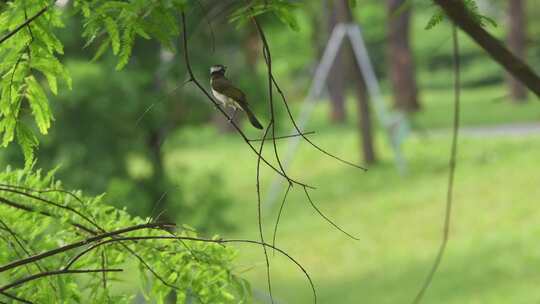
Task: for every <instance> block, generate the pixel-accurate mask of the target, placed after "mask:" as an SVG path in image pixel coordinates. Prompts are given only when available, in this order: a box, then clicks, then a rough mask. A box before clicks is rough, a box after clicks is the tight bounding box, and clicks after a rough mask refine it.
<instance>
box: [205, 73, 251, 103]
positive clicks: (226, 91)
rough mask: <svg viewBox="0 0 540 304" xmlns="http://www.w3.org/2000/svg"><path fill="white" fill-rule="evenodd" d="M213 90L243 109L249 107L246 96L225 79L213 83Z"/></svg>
mask: <svg viewBox="0 0 540 304" xmlns="http://www.w3.org/2000/svg"><path fill="white" fill-rule="evenodd" d="M212 89H214V90H215V91H217V92H218V93H221V94H223V95H225V96H227V97H229V98H232V99H233V100H234V101H236V102H237V103H238V104H239V105H240V106H241V107H247V102H246V95H245V94H244V93H243V92H242V91H240V89H238V88H236V87H235V86H233V84H232V83H231V82H230V81H229V80H228V79H227V78H225V77H219V78H216V79H214V80H213V81H212Z"/></svg>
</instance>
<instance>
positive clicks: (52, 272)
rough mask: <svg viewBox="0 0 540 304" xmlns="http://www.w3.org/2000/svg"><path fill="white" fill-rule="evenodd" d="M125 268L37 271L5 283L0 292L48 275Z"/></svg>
mask: <svg viewBox="0 0 540 304" xmlns="http://www.w3.org/2000/svg"><path fill="white" fill-rule="evenodd" d="M121 271H123V269H119V268H118V269H116V268H113V269H76V270H65V269H64V270H54V271H45V272H40V273H36V274H34V275H31V276H27V277H24V278H22V279H19V280H17V281H15V282H12V283H9V284H7V285H4V286H2V287H0V292H3V291H6V290H8V289H11V288H13V287H17V286H19V285H22V284H24V283H27V282H30V281H33V280H37V279H40V278H44V277H48V276H54V275H63V274H76V273H95V272H121Z"/></svg>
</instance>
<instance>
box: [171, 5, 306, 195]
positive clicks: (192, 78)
mask: <svg viewBox="0 0 540 304" xmlns="http://www.w3.org/2000/svg"><path fill="white" fill-rule="evenodd" d="M181 15H182V29H183V46H184V60H185V61H186V62H185V63H186V68H187V70H188V74H189V79H188V82H193V83H194V84H195V86H197V88H198V89H199V90H200V91H201V92H202V93H203V94H204V95H205V96H206V97H207V98H208V100H210V101H211V102H212V104H213V105H214V107H215V108H216V109H217V110H218V111H220V112H221V114H223V115H224V116H225V117H226V118H227V120H228V121H230V122H231V124H232V126H233V127H234V129H235V130H236V131H237V132H238V134H240V136H241V137H242V139H243V140H244V141H245V142H246V144H247V145H248V146H249V147H250V148H251V150H252V151H253V152H254V153H255V154H256V155H258V156H260V157H261V160H262V161H263V162H264V163H265V164H266V165H267V166H268V167H270V168H271V169H272V170H274V171H275V172H276V173H277V174H279V175H281V176H282V177H284V178H286V179H287V180H289V181H290V182H293V183H295V184H297V185H300V186H305V187H308V188H311V189H314V187H312V186H310V185H307V184H305V183H302V182H300V181H297V180H294V179H289V178H288V177H287V176H285V175H284V174H283V173H282V172H281V171H280V170H279V169H277V168H276V167H275V166H274V165H272V164H271V163H270V162H269V161H268V160H266V159H265V158H264V157H262V156H261V155H260V154H259V153H258V151H257V149H255V147H254V146H253V145H252V144H251V143H250V141H249V139H248V138H247V136H246V135H245V133H244V132H243V131H242V130H241V129H240V127H239V126H238V125H237V124H236V123H235V122H234V121H233V120H232V119H231V117H229V115H228V114H227V113H226V112H225V111H224V110H223V109H221V107H219V105H218V103H217V102H216V101H215V100H214V98H212V96H211V95H210V93H208V91H207V90H206V89H205V88H204V87H203V86H202V85H201V83H200V82H199V81H198V80H197V78H196V77H195V75H194V73H193V69H192V68H191V61H190V60H189V49H188V42H187V31H186V16H185V13H184V12H182V13H181Z"/></svg>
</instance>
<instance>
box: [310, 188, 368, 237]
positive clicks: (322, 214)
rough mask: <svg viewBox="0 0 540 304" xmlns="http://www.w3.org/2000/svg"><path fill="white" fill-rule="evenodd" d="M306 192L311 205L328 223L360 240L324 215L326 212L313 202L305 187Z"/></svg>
mask: <svg viewBox="0 0 540 304" xmlns="http://www.w3.org/2000/svg"><path fill="white" fill-rule="evenodd" d="M304 192H305V193H306V197H307V199H308V201H309V203H310V204H311V207H313V209H315V211H317V213H318V214H319V215H320V216H321V217H322V218H323V219H325V220H326V221H327V222H328V223H330V225H332V226H334V227H335V228H336V229H337V230H339V231H341V232H343V233H344V234H345V235H347V236H348V237H350V238H351V239H353V240H356V241H359V240H360V239H359V238H358V237H356V236H354V235H352V234H350V233H348V232H347V231H345V230H344V229H343V228H341V227H339V226H338V225H337V224H336V223H334V221H332V220H331V219H330V218H328V217H327V216H326V215H324V213H322V212H321V210H319V208H317V206H315V204H314V203H313V200H311V197H310V196H309V192H308V190H307V188H305V187H304Z"/></svg>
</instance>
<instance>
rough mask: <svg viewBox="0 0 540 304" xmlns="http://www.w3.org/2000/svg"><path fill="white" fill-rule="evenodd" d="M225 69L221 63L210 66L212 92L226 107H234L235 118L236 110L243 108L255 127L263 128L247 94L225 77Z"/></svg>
mask: <svg viewBox="0 0 540 304" xmlns="http://www.w3.org/2000/svg"><path fill="white" fill-rule="evenodd" d="M225 69H226V67H225V66H223V65H221V64H218V65H214V66H212V67H211V68H210V86H211V87H212V94H213V95H214V97H215V98H216V99H217V100H218V101H219V102H220V103H221V105H222V106H223V107H224V108H225V107H226V106H228V107H231V108H233V109H234V114H233V116H232V117H233V118H234V115H235V114H236V110H238V109H241V110H243V111H244V112H245V113H246V115H247V117H248V118H249V122H251V124H252V125H253V126H254V127H255V128H257V129H262V128H263V126H262V125H261V123H260V122H259V121H258V120H257V117H255V114H253V112H252V111H251V109H250V108H249V105H248V103H247V100H246V94H244V92H242V91H241V90H240V89H238V88H237V87H235V86H234V85H233V84H232V82H231V81H230V80H229V79H227V78H226V77H225ZM231 119H232V118H231Z"/></svg>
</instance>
